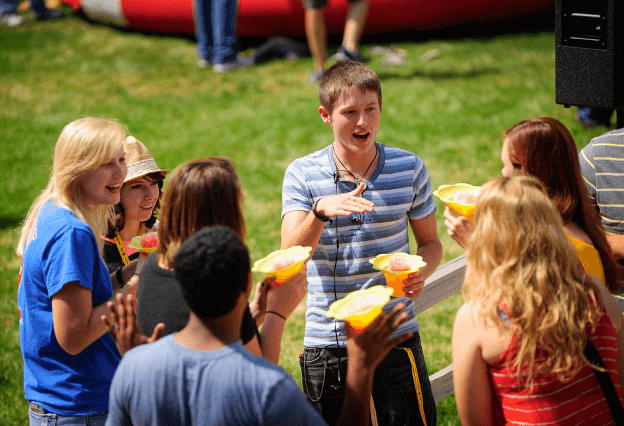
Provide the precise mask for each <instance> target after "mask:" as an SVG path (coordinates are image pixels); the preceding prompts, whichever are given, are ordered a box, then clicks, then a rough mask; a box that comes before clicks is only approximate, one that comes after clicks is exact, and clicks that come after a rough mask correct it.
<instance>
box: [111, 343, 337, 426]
mask: <svg viewBox="0 0 624 426" xmlns="http://www.w3.org/2000/svg"><path fill="white" fill-rule="evenodd" d="M175 336H176V334H171V335H169V336H166V337H163V338H162V339H160V340H158V341H157V342H155V343H152V344H149V345H142V346H138V347H136V348H134V349H132V350H130V351H128V352H127V353H126V355H125V356H124V358H123V360H122V361H121V364H120V365H119V368H118V369H117V372H116V373H115V377H114V379H113V385H112V387H111V395H110V407H109V413H108V418H107V420H106V426H117V425H133V426H159V425H160V426H170V425H196V426H204V425H206V426H208V425H228V426H236V425H245V426H253V425H278V424H282V425H325V424H326V423H325V421H324V420H323V418H322V417H321V415H320V414H319V413H318V412H317V411H316V410H315V409H314V408H312V406H311V405H310V404H309V403H308V402H307V400H306V397H305V396H304V394H303V392H301V389H299V387H298V386H297V384H296V383H295V381H294V380H293V379H292V377H290V376H289V375H288V373H286V372H285V371H284V370H283V369H281V368H280V367H278V366H276V365H274V364H272V363H271V362H269V361H267V360H266V359H263V358H260V357H257V356H255V355H253V354H251V353H250V352H249V351H247V350H246V349H245V348H244V347H243V345H242V342H241V341H240V340H239V341H238V342H236V343H233V344H231V345H229V346H226V347H225V348H222V349H219V350H216V351H198V350H193V349H190V348H187V347H185V346H182V345H181V344H179V343H178V342H177V341H176V340H175Z"/></svg>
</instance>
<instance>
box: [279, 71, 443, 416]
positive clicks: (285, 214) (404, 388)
mask: <svg viewBox="0 0 624 426" xmlns="http://www.w3.org/2000/svg"><path fill="white" fill-rule="evenodd" d="M319 100H320V104H321V106H320V107H318V111H319V115H320V118H321V119H322V121H323V123H325V124H326V125H328V126H331V128H332V131H333V134H334V142H333V143H332V144H331V145H329V146H327V147H325V148H323V149H322V150H320V151H317V152H314V153H312V154H309V155H307V156H305V157H302V158H299V159H297V160H295V161H293V162H292V163H291V164H290V165H289V166H288V168H287V169H286V173H285V176H284V184H283V187H282V249H286V248H289V247H292V246H296V245H301V246H310V247H312V248H313V250H314V251H313V254H312V257H311V259H310V261H309V262H308V263H309V265H310V266H309V269H308V281H309V286H308V298H307V311H306V329H305V338H304V349H303V355H302V356H301V358H300V365H301V373H302V381H303V383H304V389H305V390H306V392H307V394H308V398H309V399H310V401H311V402H313V405H314V406H315V407H316V408H317V409H318V410H319V411H320V412H321V414H322V415H323V418H324V419H325V421H327V423H329V424H331V425H334V424H336V422H337V419H338V416H339V413H340V409H341V406H342V398H343V395H344V371H345V370H346V368H348V364H349V362H350V360H349V358H348V356H347V355H348V354H347V353H346V351H345V346H346V335H345V331H344V328H343V326H342V324H340V323H337V322H336V321H334V320H332V319H330V318H327V317H326V315H325V314H326V313H327V311H328V309H329V305H330V304H331V303H332V302H334V301H335V300H337V299H340V298H342V297H344V296H346V295H347V294H348V293H350V292H352V291H355V290H360V289H365V288H369V287H372V286H375V285H385V284H386V282H385V278H384V275H383V273H382V272H380V271H376V270H375V269H373V266H372V265H371V263H370V262H369V260H370V259H372V258H374V257H375V256H376V255H378V254H382V253H410V245H409V232H410V230H411V232H412V233H413V235H414V237H415V240H416V244H417V245H418V248H417V251H416V254H418V255H420V256H422V258H423V260H424V261H425V262H426V264H427V265H426V266H425V267H422V268H420V271H418V272H412V273H410V274H409V275H408V278H407V279H406V280H405V281H404V283H403V291H404V292H405V296H401V297H393V298H392V299H391V300H390V302H388V304H386V306H385V307H384V309H385V310H386V311H390V310H391V309H392V308H393V306H394V305H396V304H399V303H403V304H405V305H406V307H407V308H406V311H407V312H408V314H409V319H408V320H407V321H406V322H405V323H404V324H403V325H402V326H401V329H400V330H399V332H406V331H409V332H413V333H414V336H413V337H412V338H411V339H409V340H407V341H406V342H404V343H403V344H402V345H401V346H398V347H396V348H394V349H393V350H392V351H390V353H389V354H388V356H386V358H385V359H384V360H383V361H382V362H381V363H380V364H379V366H378V368H377V372H376V373H375V384H374V389H373V395H372V396H373V402H374V404H375V411H376V417H377V421H378V422H379V424H380V425H407V424H409V425H412V424H416V425H418V424H427V425H428V426H433V425H435V423H436V406H435V401H434V399H433V393H432V391H431V384H430V382H429V376H428V374H427V364H426V362H425V358H424V355H423V350H422V345H421V341H420V334H419V333H418V330H419V324H418V320H417V319H416V314H415V312H414V301H413V299H415V298H417V297H418V296H419V295H420V294H421V292H422V290H423V287H424V283H425V279H426V278H427V277H428V276H429V275H431V274H432V273H433V272H434V271H435V269H436V268H437V266H438V265H439V263H440V260H441V258H442V244H441V243H440V240H439V238H438V232H437V225H436V224H437V222H436V216H435V212H436V206H435V202H434V200H433V191H432V189H431V180H430V178H429V172H428V171H427V168H426V166H425V164H424V162H423V161H422V160H421V159H420V158H419V157H418V156H416V154H413V153H411V152H408V151H405V150H402V149H399V148H395V147H392V146H389V145H385V144H382V143H379V142H376V141H375V137H376V135H377V131H378V130H379V124H380V122H381V106H382V97H381V83H380V82H379V78H378V77H377V75H376V74H375V72H374V71H373V70H371V69H370V68H369V67H367V66H366V65H364V64H361V63H358V62H354V61H347V62H338V63H337V64H335V65H334V66H332V67H331V68H329V69H328V70H327V72H326V73H325V74H324V75H323V77H322V78H321V81H320V83H319Z"/></svg>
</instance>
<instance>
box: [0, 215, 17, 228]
mask: <svg viewBox="0 0 624 426" xmlns="http://www.w3.org/2000/svg"><path fill="white" fill-rule="evenodd" d="M22 220H23V218H21V217H13V216H0V231H4V230H6V229H17V228H19V227H20V226H22Z"/></svg>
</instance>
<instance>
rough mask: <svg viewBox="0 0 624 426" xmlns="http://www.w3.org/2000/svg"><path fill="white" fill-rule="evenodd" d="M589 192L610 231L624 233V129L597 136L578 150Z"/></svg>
mask: <svg viewBox="0 0 624 426" xmlns="http://www.w3.org/2000/svg"><path fill="white" fill-rule="evenodd" d="M579 161H580V163H581V172H582V173H583V179H584V180H585V184H586V186H587V190H588V191H589V195H591V197H592V198H593V199H594V202H595V203H596V204H597V205H598V210H599V211H600V216H601V218H602V226H603V227H604V229H605V232H606V233H607V234H624V129H619V130H613V131H611V132H609V133H606V134H604V135H602V136H598V137H596V138H594V139H592V140H591V142H590V143H589V144H588V145H587V146H586V147H585V148H583V149H582V150H581V152H580V154H579Z"/></svg>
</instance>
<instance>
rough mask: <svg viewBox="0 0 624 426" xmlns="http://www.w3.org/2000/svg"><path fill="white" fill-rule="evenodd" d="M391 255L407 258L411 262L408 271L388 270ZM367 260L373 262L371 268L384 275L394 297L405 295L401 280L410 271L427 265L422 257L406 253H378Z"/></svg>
mask: <svg viewBox="0 0 624 426" xmlns="http://www.w3.org/2000/svg"><path fill="white" fill-rule="evenodd" d="M393 256H400V257H402V258H404V259H406V260H408V261H409V262H410V264H411V268H410V269H409V270H408V271H397V272H395V271H389V270H388V264H389V263H390V258H392V257H393ZM369 262H370V263H372V264H373V268H375V269H377V270H378V271H383V273H384V276H385V277H386V283H387V284H388V287H390V288H391V289H392V295H393V296H394V297H400V296H405V292H404V291H403V282H404V281H405V280H406V279H407V276H408V275H409V274H411V273H412V272H418V271H420V268H422V267H423V266H426V265H427V263H426V262H425V261H423V260H422V257H420V256H418V255H417V254H407V253H388V254H378V255H377V257H376V258H374V259H371V260H369Z"/></svg>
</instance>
